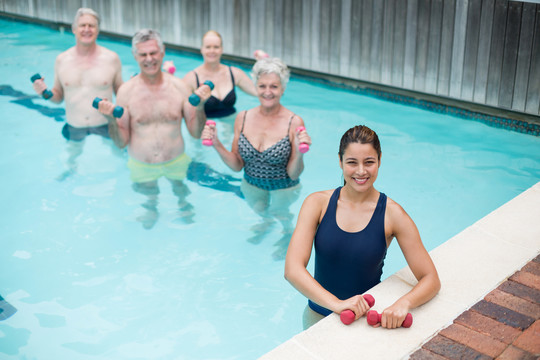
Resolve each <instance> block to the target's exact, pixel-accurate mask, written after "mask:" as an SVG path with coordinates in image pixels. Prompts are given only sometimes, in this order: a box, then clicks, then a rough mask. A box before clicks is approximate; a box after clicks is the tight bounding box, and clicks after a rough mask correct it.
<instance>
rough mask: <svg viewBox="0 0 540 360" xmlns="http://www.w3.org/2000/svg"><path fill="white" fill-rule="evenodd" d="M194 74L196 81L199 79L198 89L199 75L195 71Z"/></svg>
mask: <svg viewBox="0 0 540 360" xmlns="http://www.w3.org/2000/svg"><path fill="white" fill-rule="evenodd" d="M193 73H194V74H195V79H197V87H199V75H197V73H196V72H195V71H194V72H193Z"/></svg>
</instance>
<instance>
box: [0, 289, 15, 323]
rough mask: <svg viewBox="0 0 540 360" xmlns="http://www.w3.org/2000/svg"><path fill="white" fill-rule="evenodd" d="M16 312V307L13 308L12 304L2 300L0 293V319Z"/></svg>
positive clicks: (4, 318)
mask: <svg viewBox="0 0 540 360" xmlns="http://www.w3.org/2000/svg"><path fill="white" fill-rule="evenodd" d="M16 312H17V309H15V307H14V306H13V305H11V304H10V303H8V302H7V301H6V300H4V298H3V297H2V296H1V295H0V321H2V320H6V319H7V318H9V317H10V316H11V315H13V314H15V313H16Z"/></svg>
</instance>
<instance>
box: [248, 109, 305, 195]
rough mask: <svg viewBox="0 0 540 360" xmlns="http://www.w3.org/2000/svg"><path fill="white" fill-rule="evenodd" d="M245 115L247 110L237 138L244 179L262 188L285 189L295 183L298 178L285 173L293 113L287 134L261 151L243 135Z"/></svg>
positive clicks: (289, 149) (289, 151)
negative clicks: (292, 177)
mask: <svg viewBox="0 0 540 360" xmlns="http://www.w3.org/2000/svg"><path fill="white" fill-rule="evenodd" d="M246 115H247V111H246V112H245V113H244V121H243V123H242V130H241V132H240V137H239V139H238V151H239V153H240V156H241V157H242V159H243V160H244V179H246V181H247V182H248V183H249V184H251V185H253V186H256V187H258V188H260V189H263V190H278V189H286V188H289V187H292V186H295V185H297V184H298V183H299V182H300V180H298V179H296V180H293V179H291V178H290V177H289V175H288V174H287V164H288V163H289V158H290V156H291V150H292V148H291V142H290V140H289V129H290V127H291V121H292V119H293V117H294V115H293V116H291V118H290V119H289V129H287V135H286V136H285V137H284V138H283V139H281V140H279V141H278V142H277V143H275V144H274V145H272V146H270V147H269V148H268V149H266V150H264V151H263V152H260V151H259V150H257V149H256V148H255V147H253V145H252V144H251V143H250V142H249V140H248V139H247V138H246V137H245V136H244V125H245V123H246Z"/></svg>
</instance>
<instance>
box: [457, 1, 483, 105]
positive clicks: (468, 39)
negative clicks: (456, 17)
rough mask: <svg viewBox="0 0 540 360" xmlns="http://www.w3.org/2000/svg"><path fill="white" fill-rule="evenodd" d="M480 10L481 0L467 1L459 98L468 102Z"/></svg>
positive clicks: (476, 55) (473, 70) (476, 56)
mask: <svg viewBox="0 0 540 360" xmlns="http://www.w3.org/2000/svg"><path fill="white" fill-rule="evenodd" d="M481 9H482V0H469V9H468V11H467V12H468V16H467V30H466V35H465V54H464V56H463V81H462V84H461V98H462V99H464V100H469V101H471V100H472V99H473V93H474V83H475V75H476V61H477V59H478V38H479V32H480V14H481Z"/></svg>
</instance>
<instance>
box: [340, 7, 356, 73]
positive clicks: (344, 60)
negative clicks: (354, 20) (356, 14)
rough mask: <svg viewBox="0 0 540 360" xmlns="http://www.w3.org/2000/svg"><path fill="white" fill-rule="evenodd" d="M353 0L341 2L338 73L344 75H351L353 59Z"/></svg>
mask: <svg viewBox="0 0 540 360" xmlns="http://www.w3.org/2000/svg"><path fill="white" fill-rule="evenodd" d="M351 10H352V2H351V0H342V2H341V14H340V16H339V17H340V19H341V28H340V30H339V31H340V39H339V53H338V54H339V57H338V61H339V68H338V73H339V74H340V75H342V76H349V64H350V60H351V45H352V42H353V40H352V37H351V33H352V31H351V17H352V12H351Z"/></svg>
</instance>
